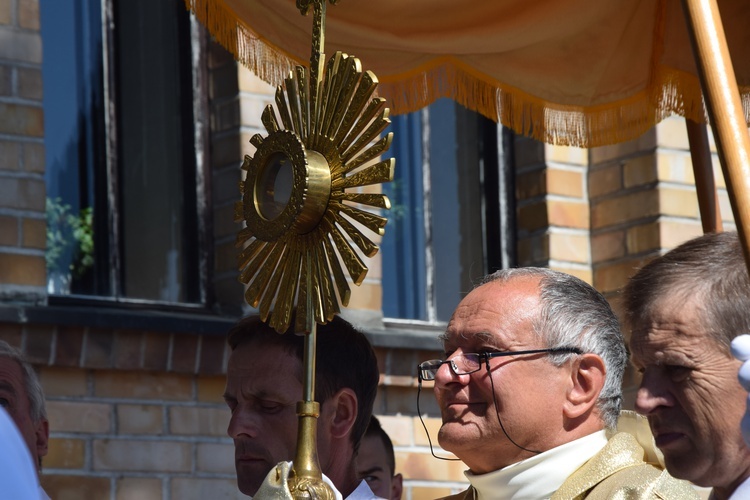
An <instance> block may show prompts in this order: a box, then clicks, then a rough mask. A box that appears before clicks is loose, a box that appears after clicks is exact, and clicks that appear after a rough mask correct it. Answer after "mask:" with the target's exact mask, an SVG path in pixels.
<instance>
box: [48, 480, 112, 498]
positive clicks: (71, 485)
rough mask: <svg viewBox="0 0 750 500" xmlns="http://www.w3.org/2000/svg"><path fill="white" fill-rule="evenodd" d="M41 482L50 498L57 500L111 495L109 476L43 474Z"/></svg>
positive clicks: (107, 496)
mask: <svg viewBox="0 0 750 500" xmlns="http://www.w3.org/2000/svg"><path fill="white" fill-rule="evenodd" d="M40 482H41V483H42V487H43V488H44V491H46V492H47V494H48V495H49V496H50V498H55V499H56V500H74V499H79V498H109V497H110V480H109V478H107V477H87V476H79V475H75V476H62V475H57V474H42V477H41V478H40Z"/></svg>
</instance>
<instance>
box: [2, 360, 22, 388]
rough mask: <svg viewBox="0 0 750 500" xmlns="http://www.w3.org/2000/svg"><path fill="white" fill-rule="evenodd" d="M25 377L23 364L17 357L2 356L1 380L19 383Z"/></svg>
mask: <svg viewBox="0 0 750 500" xmlns="http://www.w3.org/2000/svg"><path fill="white" fill-rule="evenodd" d="M22 379H23V370H22V369H21V365H20V364H19V363H18V361H16V360H15V359H12V358H8V357H5V356H1V357H0V381H9V382H13V383H19V382H20V381H21V380H22Z"/></svg>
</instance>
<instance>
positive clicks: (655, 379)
mask: <svg viewBox="0 0 750 500" xmlns="http://www.w3.org/2000/svg"><path fill="white" fill-rule="evenodd" d="M668 386H669V384H667V383H665V381H664V380H662V377H661V376H659V374H657V373H654V372H653V371H650V370H646V371H645V372H644V373H643V378H642V379H641V385H640V387H639V388H638V392H637V393H636V396H635V411H637V412H638V413H640V414H641V415H650V414H651V413H654V412H655V411H657V410H658V409H659V408H664V407H671V406H674V397H673V396H672V394H671V393H670V392H669V388H668Z"/></svg>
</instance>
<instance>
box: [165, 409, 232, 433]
mask: <svg viewBox="0 0 750 500" xmlns="http://www.w3.org/2000/svg"><path fill="white" fill-rule="evenodd" d="M230 416H231V414H230V412H229V409H228V408H205V407H195V406H171V407H170V408H169V430H170V432H171V433H172V434H187V435H193V436H194V435H201V436H224V435H226V432H227V426H228V425H229V417H230Z"/></svg>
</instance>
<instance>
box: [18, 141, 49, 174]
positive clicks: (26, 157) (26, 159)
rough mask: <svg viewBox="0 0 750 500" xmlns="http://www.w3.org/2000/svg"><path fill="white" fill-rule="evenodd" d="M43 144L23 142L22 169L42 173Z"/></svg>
mask: <svg viewBox="0 0 750 500" xmlns="http://www.w3.org/2000/svg"><path fill="white" fill-rule="evenodd" d="M44 158H45V152H44V144H42V143H39V142H25V143H24V145H23V169H24V170H25V171H27V172H34V173H44V167H45V164H44Z"/></svg>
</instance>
